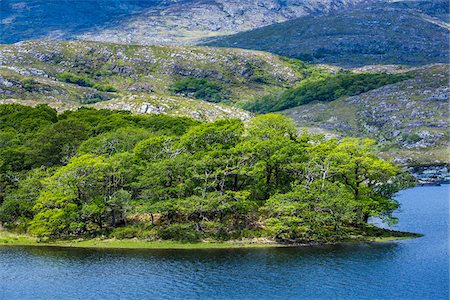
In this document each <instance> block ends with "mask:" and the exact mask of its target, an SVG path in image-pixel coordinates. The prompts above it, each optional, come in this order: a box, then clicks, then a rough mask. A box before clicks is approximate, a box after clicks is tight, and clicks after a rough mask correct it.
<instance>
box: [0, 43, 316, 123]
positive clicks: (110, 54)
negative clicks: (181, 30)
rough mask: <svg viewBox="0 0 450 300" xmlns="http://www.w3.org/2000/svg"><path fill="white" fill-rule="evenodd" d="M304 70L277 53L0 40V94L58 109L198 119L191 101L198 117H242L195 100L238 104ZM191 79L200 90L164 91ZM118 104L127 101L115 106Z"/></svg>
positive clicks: (287, 83) (293, 79) (288, 81)
mask: <svg viewBox="0 0 450 300" xmlns="http://www.w3.org/2000/svg"><path fill="white" fill-rule="evenodd" d="M305 70H307V67H306V66H305V67H304V69H301V67H299V65H298V64H292V63H290V62H289V61H286V60H282V59H281V58H280V57H278V56H275V55H272V54H269V53H263V52H257V51H247V50H233V49H220V48H216V49H214V48H206V47H203V48H200V47H175V46H165V47H157V46H151V47H150V46H130V45H118V44H101V43H90V42H22V43H19V44H15V45H1V46H0V99H1V101H2V102H3V103H11V102H19V103H25V104H26V103H28V104H35V103H49V104H50V105H51V106H53V107H56V108H58V109H60V110H64V109H73V108H76V107H79V106H80V105H81V104H83V105H96V106H97V107H114V108H119V109H132V110H134V111H140V112H141V111H145V112H156V113H158V112H164V113H169V114H182V115H186V114H187V115H190V116H191V115H194V116H195V117H197V118H200V117H199V114H198V112H194V110H195V109H192V107H193V106H195V108H199V107H201V110H202V111H203V113H202V114H201V115H202V117H201V118H203V119H210V118H213V119H215V118H217V117H223V116H227V115H229V116H244V118H246V117H248V113H246V112H244V111H242V110H239V109H235V108H231V107H230V106H225V105H224V104H219V103H211V102H207V101H202V99H206V100H209V98H208V97H209V96H211V95H212V96H214V97H215V98H214V99H213V100H214V102H225V104H233V105H235V106H239V103H245V102H246V101H249V100H252V99H254V98H256V97H260V96H263V95H266V94H269V93H272V92H274V91H283V90H285V89H287V88H289V87H291V86H292V85H294V84H295V83H296V82H298V81H299V80H301V79H302V78H303V77H304V76H305V74H304V73H303V72H304V71H305ZM198 80H202V81H204V82H203V86H206V88H205V89H204V90H203V92H204V93H206V94H205V95H203V94H202V95H197V96H196V95H191V94H190V93H189V91H186V92H184V93H175V92H174V91H173V89H172V88H173V86H174V85H176V84H177V83H178V84H181V85H183V84H187V85H189V84H190V83H192V82H194V83H196V82H197V81H198ZM195 97H199V99H196V100H192V99H193V98H195ZM218 97H219V98H218ZM188 98H191V99H188ZM105 101H106V102H105ZM110 101H112V102H110ZM100 102H101V103H100ZM125 102H127V103H128V104H130V103H134V104H133V105H131V104H130V105H131V106H130V105H128V104H126V105H118V103H122V104H123V103H125ZM136 105H138V107H137V106H136ZM143 105H146V106H147V107H148V108H142V106H143ZM189 108H191V109H189Z"/></svg>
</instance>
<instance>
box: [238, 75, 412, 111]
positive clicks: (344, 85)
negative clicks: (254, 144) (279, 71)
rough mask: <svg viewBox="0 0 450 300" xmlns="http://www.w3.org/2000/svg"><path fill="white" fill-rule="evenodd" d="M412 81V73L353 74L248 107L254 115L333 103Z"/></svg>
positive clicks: (305, 83)
mask: <svg viewBox="0 0 450 300" xmlns="http://www.w3.org/2000/svg"><path fill="white" fill-rule="evenodd" d="M410 78H412V77H411V75H409V74H399V75H395V74H384V73H382V74H371V73H362V74H353V73H344V74H338V75H335V76H326V77H319V78H315V77H312V78H309V79H306V80H304V81H302V82H301V84H300V85H299V86H298V87H296V88H293V89H290V90H288V91H286V92H285V93H283V94H282V95H280V96H275V95H269V96H265V97H262V98H261V99H258V100H257V101H255V102H254V103H250V104H248V105H247V107H246V108H247V109H249V110H250V111H253V112H258V113H266V112H275V111H280V110H284V109H288V108H292V107H295V106H299V105H302V104H307V103H310V102H313V101H323V102H329V101H333V100H336V99H338V98H340V97H343V96H347V97H348V96H355V95H358V94H362V93H365V92H367V91H370V90H373V89H377V88H379V87H382V86H384V85H388V84H393V83H396V82H399V81H403V80H406V79H410Z"/></svg>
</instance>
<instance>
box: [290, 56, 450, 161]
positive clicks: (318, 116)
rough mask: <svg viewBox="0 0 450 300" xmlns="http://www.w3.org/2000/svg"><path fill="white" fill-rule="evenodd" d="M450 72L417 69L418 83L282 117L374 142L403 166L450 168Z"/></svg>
mask: <svg viewBox="0 0 450 300" xmlns="http://www.w3.org/2000/svg"><path fill="white" fill-rule="evenodd" d="M399 71H400V72H402V71H405V70H404V69H400V70H396V72H399ZM449 71H450V66H448V65H434V66H427V67H422V68H418V69H415V70H414V71H413V73H415V75H416V76H415V78H413V79H409V80H406V81H403V82H399V83H396V84H392V85H388V86H385V87H382V88H379V89H376V90H372V91H369V92H367V93H364V94H361V95H358V96H354V97H348V98H341V99H339V100H336V101H333V102H330V103H312V104H307V105H303V106H299V107H296V108H293V109H289V110H286V111H283V112H282V113H283V114H285V115H287V116H289V117H291V118H292V119H293V120H294V121H295V122H296V123H297V125H298V126H299V127H308V128H310V130H313V131H315V132H321V133H325V134H331V135H338V136H344V135H345V136H348V135H350V136H357V137H369V138H371V139H375V140H377V141H379V142H380V151H382V152H384V154H385V155H386V156H387V157H393V158H395V159H396V160H397V161H399V162H401V163H405V164H410V165H416V164H438V163H446V162H447V163H448V161H449V156H448V143H449V135H448V133H449V131H448V130H449V123H448V117H449V115H448V113H449V111H448V105H449V97H450V88H449V87H448V80H449Z"/></svg>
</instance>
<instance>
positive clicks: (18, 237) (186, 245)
mask: <svg viewBox="0 0 450 300" xmlns="http://www.w3.org/2000/svg"><path fill="white" fill-rule="evenodd" d="M384 232H385V234H384V235H383V236H378V237H363V236H355V237H353V238H351V239H349V240H347V241H345V243H352V242H391V241H398V240H405V239H410V238H416V237H420V236H422V235H420V234H414V233H408V232H398V231H389V230H386V231H384ZM310 245H315V244H313V243H311V244H281V243H276V242H274V241H272V240H268V239H248V240H234V241H227V242H219V241H203V242H179V241H164V240H158V241H145V240H138V239H123V240H117V239H100V238H96V239H87V240H86V239H77V240H56V241H51V240H40V239H38V238H36V237H32V236H29V235H24V234H15V233H12V232H7V231H0V246H43V247H61V248H92V249H239V248H281V247H298V246H310Z"/></svg>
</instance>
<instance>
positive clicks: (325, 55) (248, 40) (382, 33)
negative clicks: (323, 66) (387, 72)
mask: <svg viewBox="0 0 450 300" xmlns="http://www.w3.org/2000/svg"><path fill="white" fill-rule="evenodd" d="M448 12H449V7H448V2H447V1H443V0H434V1H396V2H392V3H378V4H373V5H372V6H369V7H366V8H360V9H354V10H351V11H343V12H338V13H336V14H331V15H327V16H321V15H319V16H307V17H302V18H298V19H295V20H291V21H287V22H284V23H281V24H275V25H271V26H267V27H264V28H260V29H256V30H253V31H248V32H244V33H239V34H236V35H231V36H226V37H221V38H214V39H210V40H206V41H204V42H203V43H202V44H204V45H212V46H222V47H237V48H245V49H258V50H264V51H269V52H273V53H277V54H281V55H286V56H291V57H297V58H300V59H307V60H310V61H312V62H314V63H328V64H335V65H340V66H347V67H348V66H364V65H370V64H407V65H422V64H428V63H439V62H442V63H444V62H448V60H449V46H448V45H449V29H450V25H449V23H448V21H449V20H448Z"/></svg>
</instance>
